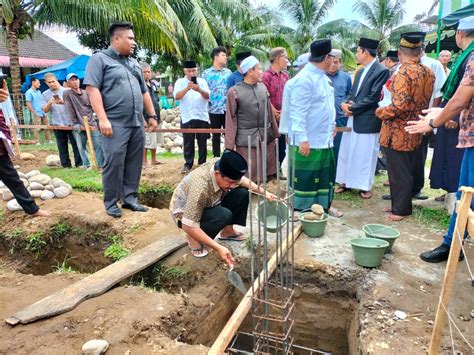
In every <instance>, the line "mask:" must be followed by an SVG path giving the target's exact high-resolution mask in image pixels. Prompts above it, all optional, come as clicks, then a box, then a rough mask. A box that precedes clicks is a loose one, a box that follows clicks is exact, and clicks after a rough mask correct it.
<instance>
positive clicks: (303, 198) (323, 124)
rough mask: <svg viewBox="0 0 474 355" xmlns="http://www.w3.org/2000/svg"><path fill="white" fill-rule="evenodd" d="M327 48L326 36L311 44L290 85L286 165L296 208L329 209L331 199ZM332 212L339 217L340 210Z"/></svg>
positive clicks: (331, 98)
mask: <svg viewBox="0 0 474 355" xmlns="http://www.w3.org/2000/svg"><path fill="white" fill-rule="evenodd" d="M331 50H332V46H331V40H329V39H323V40H317V41H314V42H313V43H311V56H310V58H309V63H308V64H307V65H306V66H305V67H304V68H303V69H302V70H301V71H300V72H298V74H297V75H296V76H295V78H294V79H293V82H292V83H291V87H290V90H291V91H290V92H289V105H288V137H289V140H290V148H289V158H288V160H289V162H290V165H292V164H293V162H294V164H295V178H294V180H292V181H291V182H290V183H291V185H292V186H293V187H294V190H295V197H294V207H295V209H296V210H304V209H307V208H310V207H311V205H313V204H319V205H321V206H322V207H323V208H324V210H325V211H326V212H329V209H330V207H331V203H332V200H333V198H334V179H335V175H336V165H335V162H334V150H333V134H334V132H335V128H336V109H335V105H334V89H333V88H332V86H331V81H330V80H329V78H328V77H327V75H326V72H327V71H328V70H329V68H330V67H331V65H332V62H333V60H334V57H333V56H332V55H331V54H330V53H331ZM285 108H286V107H285ZM285 114H286V113H285ZM289 179H290V180H291V178H290V177H289ZM333 214H334V215H336V216H337V217H340V216H342V213H341V212H340V211H337V212H334V213H333Z"/></svg>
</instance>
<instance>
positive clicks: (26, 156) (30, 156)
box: [20, 153, 36, 160]
mask: <svg viewBox="0 0 474 355" xmlns="http://www.w3.org/2000/svg"><path fill="white" fill-rule="evenodd" d="M34 158H36V157H35V156H34V155H33V154H31V153H21V154H20V159H21V160H32V159H34Z"/></svg>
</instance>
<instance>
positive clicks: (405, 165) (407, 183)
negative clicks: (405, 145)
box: [384, 148, 417, 216]
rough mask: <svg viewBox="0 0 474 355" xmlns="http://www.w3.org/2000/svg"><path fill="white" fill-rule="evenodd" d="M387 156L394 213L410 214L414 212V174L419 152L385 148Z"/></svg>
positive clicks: (398, 214) (400, 214) (399, 214)
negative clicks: (412, 202)
mask: <svg viewBox="0 0 474 355" xmlns="http://www.w3.org/2000/svg"><path fill="white" fill-rule="evenodd" d="M384 150H385V155H386V156H387V172H388V180H389V182H390V196H391V198H392V213H393V214H395V215H397V216H409V215H411V213H412V204H411V200H412V197H413V186H414V174H415V168H416V164H415V163H416V159H417V152H416V151H412V152H399V151H396V150H393V149H391V148H384Z"/></svg>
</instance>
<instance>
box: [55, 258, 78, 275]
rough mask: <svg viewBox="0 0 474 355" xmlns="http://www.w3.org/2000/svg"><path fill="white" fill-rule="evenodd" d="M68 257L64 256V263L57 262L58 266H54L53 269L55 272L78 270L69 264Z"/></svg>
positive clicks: (69, 272) (73, 271)
mask: <svg viewBox="0 0 474 355" xmlns="http://www.w3.org/2000/svg"><path fill="white" fill-rule="evenodd" d="M68 260H69V259H68V258H67V256H66V257H65V258H64V260H63V261H62V263H59V262H58V263H57V264H56V266H53V270H54V273H55V274H75V273H76V270H74V269H73V268H72V267H71V266H69V265H68Z"/></svg>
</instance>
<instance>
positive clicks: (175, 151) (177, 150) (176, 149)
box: [171, 147, 183, 154]
mask: <svg viewBox="0 0 474 355" xmlns="http://www.w3.org/2000/svg"><path fill="white" fill-rule="evenodd" d="M171 154H183V149H181V148H179V147H173V148H171Z"/></svg>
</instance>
